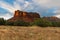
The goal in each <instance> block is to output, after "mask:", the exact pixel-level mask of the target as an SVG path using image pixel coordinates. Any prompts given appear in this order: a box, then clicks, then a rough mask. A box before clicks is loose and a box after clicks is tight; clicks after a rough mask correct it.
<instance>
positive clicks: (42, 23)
mask: <svg viewBox="0 0 60 40" xmlns="http://www.w3.org/2000/svg"><path fill="white" fill-rule="evenodd" d="M0 25H9V26H34V25H36V26H40V27H60V22H51V21H48V20H44V19H43V18H39V19H35V21H34V22H30V23H29V22H24V21H21V20H20V21H18V20H17V21H15V22H9V21H7V20H4V18H0Z"/></svg>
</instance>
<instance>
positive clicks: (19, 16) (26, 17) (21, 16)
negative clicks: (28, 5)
mask: <svg viewBox="0 0 60 40" xmlns="http://www.w3.org/2000/svg"><path fill="white" fill-rule="evenodd" d="M36 18H40V15H39V13H36V12H24V11H20V10H16V11H15V13H14V16H13V17H12V18H10V19H9V20H8V21H13V22H14V21H16V20H22V21H25V22H33V21H34V20H35V19H36Z"/></svg>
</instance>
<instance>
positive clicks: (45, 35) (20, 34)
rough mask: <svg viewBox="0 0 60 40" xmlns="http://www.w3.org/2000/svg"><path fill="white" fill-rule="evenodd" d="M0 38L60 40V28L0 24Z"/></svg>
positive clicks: (5, 39)
mask: <svg viewBox="0 0 60 40" xmlns="http://www.w3.org/2000/svg"><path fill="white" fill-rule="evenodd" d="M0 40H60V28H59V27H46V28H42V27H36V26H34V27H19V26H14V27H13V26H0Z"/></svg>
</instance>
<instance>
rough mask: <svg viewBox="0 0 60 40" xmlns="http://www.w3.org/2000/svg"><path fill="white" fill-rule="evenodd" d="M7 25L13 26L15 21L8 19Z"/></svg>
mask: <svg viewBox="0 0 60 40" xmlns="http://www.w3.org/2000/svg"><path fill="white" fill-rule="evenodd" d="M5 25H10V26H13V25H14V22H10V21H6V23H5Z"/></svg>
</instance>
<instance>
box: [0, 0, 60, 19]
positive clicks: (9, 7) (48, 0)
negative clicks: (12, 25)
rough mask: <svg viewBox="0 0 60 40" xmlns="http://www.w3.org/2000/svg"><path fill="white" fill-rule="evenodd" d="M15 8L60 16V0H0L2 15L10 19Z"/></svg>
mask: <svg viewBox="0 0 60 40" xmlns="http://www.w3.org/2000/svg"><path fill="white" fill-rule="evenodd" d="M15 10H21V11H27V12H38V13H39V14H40V15H41V16H56V17H59V18H60V0H0V17H3V18H5V19H9V18H11V17H12V16H13V14H14V11H15Z"/></svg>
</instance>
